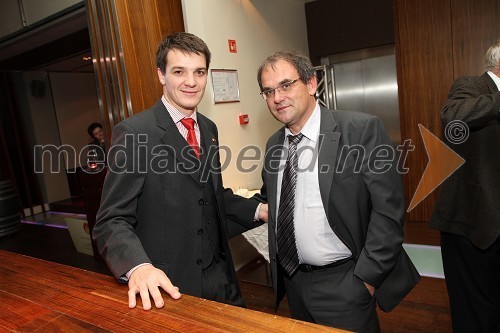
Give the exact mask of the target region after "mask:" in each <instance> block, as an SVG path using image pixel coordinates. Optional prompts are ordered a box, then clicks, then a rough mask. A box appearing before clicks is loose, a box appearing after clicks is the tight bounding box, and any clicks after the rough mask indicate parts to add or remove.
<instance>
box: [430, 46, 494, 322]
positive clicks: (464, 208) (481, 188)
mask: <svg viewBox="0 0 500 333" xmlns="http://www.w3.org/2000/svg"><path fill="white" fill-rule="evenodd" d="M499 89H500V40H498V41H497V42H496V43H495V44H493V45H492V46H491V47H490V48H489V49H488V51H487V52H486V72H485V73H484V74H483V75H482V76H479V77H461V78H459V79H457V80H456V81H455V82H454V83H453V85H452V87H451V89H450V93H449V97H448V101H447V102H446V104H445V105H444V106H443V109H442V110H441V120H442V122H443V126H448V125H453V126H452V127H453V128H455V129H459V128H460V126H463V133H464V135H465V136H466V135H467V133H468V138H466V140H465V141H464V142H463V143H460V144H456V142H450V147H451V148H453V149H454V150H455V152H456V153H457V154H459V155H460V156H461V157H463V158H464V159H465V164H464V165H462V166H461V167H460V168H459V169H458V170H457V171H456V172H455V173H454V174H452V175H451V176H450V178H448V179H447V180H446V182H445V183H444V184H443V188H442V190H441V192H440V196H439V198H438V201H437V203H436V207H435V210H434V213H433V216H432V219H431V223H430V225H431V227H433V228H435V229H438V230H440V231H441V252H442V257H443V266H444V273H445V276H446V285H447V288H448V294H449V297H450V308H451V317H452V323H453V331H454V332H500V282H499V281H500V92H499ZM445 137H446V138H447V139H452V140H453V141H454V139H456V138H450V137H449V136H448V135H446V133H445Z"/></svg>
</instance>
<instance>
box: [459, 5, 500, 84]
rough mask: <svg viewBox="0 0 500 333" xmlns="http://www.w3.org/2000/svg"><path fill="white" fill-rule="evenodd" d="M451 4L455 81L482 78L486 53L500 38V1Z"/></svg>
mask: <svg viewBox="0 0 500 333" xmlns="http://www.w3.org/2000/svg"><path fill="white" fill-rule="evenodd" d="M451 4H452V6H451V12H452V15H451V16H452V21H451V22H452V32H453V33H452V38H453V39H452V40H453V69H454V79H456V78H458V77H460V76H468V75H472V76H478V75H481V74H482V73H484V71H485V69H484V55H485V53H486V51H487V50H488V48H489V47H490V46H491V44H493V43H494V42H495V41H496V40H497V39H499V38H500V1H498V0H451ZM450 85H451V82H450Z"/></svg>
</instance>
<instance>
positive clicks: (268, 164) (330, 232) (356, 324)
mask: <svg viewBox="0 0 500 333" xmlns="http://www.w3.org/2000/svg"><path fill="white" fill-rule="evenodd" d="M258 81H259V86H260V89H261V94H262V96H263V97H264V99H265V100H266V103H267V106H268V108H269V110H270V111H271V113H272V115H273V116H274V117H275V118H276V119H277V120H278V121H280V122H282V123H283V124H285V127H283V128H282V129H280V130H279V131H278V132H276V133H275V134H274V135H273V136H271V138H270V139H269V141H268V143H267V148H266V149H267V151H266V157H265V161H264V168H263V172H262V175H263V181H264V185H263V187H262V190H261V194H260V195H259V196H257V199H260V200H262V201H268V202H269V252H270V258H271V271H272V279H273V286H274V288H275V293H276V303H275V305H276V307H277V306H278V305H279V302H280V301H281V299H282V298H283V296H284V294H285V292H286V295H287V297H288V302H289V306H290V311H291V314H292V317H293V318H297V319H301V320H306V321H311V322H316V323H319V324H324V325H329V326H334V327H337V328H342V329H347V330H352V331H356V332H361V331H362V332H376V331H378V330H379V324H378V318H377V313H376V302H377V303H378V304H379V305H380V307H381V308H382V309H384V310H386V311H389V310H391V309H392V308H393V307H394V306H395V305H396V304H397V303H399V302H400V301H401V299H402V298H403V297H404V296H405V295H406V294H407V293H408V292H409V291H410V290H411V289H412V288H413V287H414V286H415V284H416V283H417V281H418V279H419V275H418V273H417V271H416V270H415V267H414V266H413V264H412V263H411V261H410V260H409V258H408V256H407V255H406V253H405V252H404V250H403V249H402V242H403V221H404V199H403V192H402V184H401V175H400V174H398V173H397V170H396V167H395V166H396V165H395V164H396V163H395V161H396V158H395V156H394V150H393V149H392V146H391V141H390V139H389V137H388V136H387V134H386V132H385V130H384V128H383V126H382V123H381V122H380V120H379V119H378V118H377V117H375V116H372V115H368V114H363V113H359V112H346V111H331V110H327V109H325V108H323V107H320V106H319V104H318V103H317V102H316V99H315V92H316V88H317V82H316V76H315V72H314V69H313V67H312V64H311V62H310V61H309V59H308V58H307V57H305V56H304V55H302V54H301V53H298V52H287V51H281V52H277V53H275V54H273V55H271V56H270V57H268V58H267V59H266V60H265V62H264V63H263V65H262V66H261V67H260V68H259V71H258ZM378 153H380V156H384V158H382V160H384V161H377V156H378ZM386 154H390V155H386ZM391 156H392V160H391ZM285 160H286V161H285Z"/></svg>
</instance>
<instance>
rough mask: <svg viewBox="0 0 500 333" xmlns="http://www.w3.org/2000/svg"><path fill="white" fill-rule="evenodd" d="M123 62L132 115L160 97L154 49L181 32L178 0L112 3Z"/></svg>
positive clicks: (181, 25)
mask: <svg viewBox="0 0 500 333" xmlns="http://www.w3.org/2000/svg"><path fill="white" fill-rule="evenodd" d="M116 12H117V17H118V22H119V27H120V33H121V42H122V47H123V59H124V64H125V70H126V71H127V77H128V87H129V91H130V96H131V106H130V107H131V108H132V110H133V112H134V113H138V112H141V111H143V110H144V109H146V108H149V107H151V106H152V105H153V104H154V103H155V102H156V101H157V100H158V98H159V97H160V96H161V93H162V90H161V85H160V84H159V82H158V75H157V71H156V65H155V63H156V58H155V53H156V48H157V46H158V43H159V42H160V41H161V40H162V38H163V37H164V36H165V35H167V34H169V33H171V32H176V31H184V22H183V16H182V5H181V1H180V0H169V1H161V0H156V1H152V0H151V1H142V0H116Z"/></svg>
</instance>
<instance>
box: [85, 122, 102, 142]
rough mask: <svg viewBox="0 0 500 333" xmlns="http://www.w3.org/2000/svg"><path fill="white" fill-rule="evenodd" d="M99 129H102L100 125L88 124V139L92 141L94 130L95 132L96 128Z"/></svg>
mask: <svg viewBox="0 0 500 333" xmlns="http://www.w3.org/2000/svg"><path fill="white" fill-rule="evenodd" d="M99 127H100V128H102V125H101V124H99V123H92V124H90V125H89V127H88V128H87V133H89V135H90V137H91V138H92V139H94V130H95V129H96V128H99Z"/></svg>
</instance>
